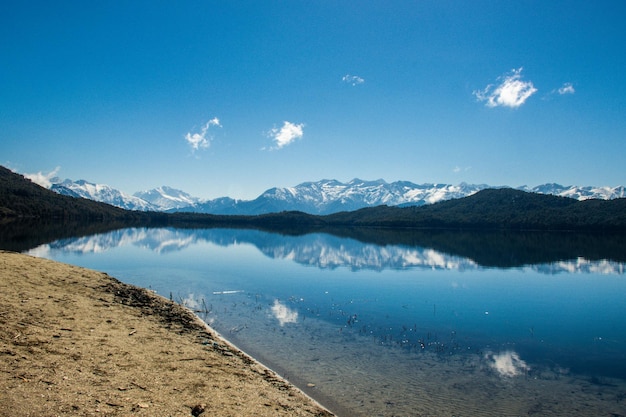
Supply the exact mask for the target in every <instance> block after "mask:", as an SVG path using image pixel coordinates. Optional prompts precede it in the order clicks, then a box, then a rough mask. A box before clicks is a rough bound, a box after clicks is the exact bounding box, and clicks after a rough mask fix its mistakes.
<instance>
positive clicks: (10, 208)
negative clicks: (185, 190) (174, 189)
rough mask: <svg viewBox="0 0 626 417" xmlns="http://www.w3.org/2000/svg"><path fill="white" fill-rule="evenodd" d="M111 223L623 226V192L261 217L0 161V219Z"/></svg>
mask: <svg viewBox="0 0 626 417" xmlns="http://www.w3.org/2000/svg"><path fill="white" fill-rule="evenodd" d="M1 219H4V220H12V219H13V220H14V219H45V220H46V221H48V222H49V221H54V222H59V221H61V222H65V221H81V222H85V221H86V222H94V221H100V222H104V221H106V222H117V223H120V224H124V225H126V226H131V225H137V224H140V223H141V224H142V225H144V226H154V225H160V226H165V225H170V226H175V227H216V226H227V227H254V228H262V229H266V230H273V231H279V232H283V233H305V232H306V231H307V230H309V231H313V230H317V231H319V230H321V229H324V228H327V227H336V226H341V227H345V226H348V227H358V226H367V227H388V228H431V229H438V228H439V229H481V230H578V231H593V232H597V231H611V232H626V199H617V200H610V201H604V200H588V201H582V202H580V201H577V200H573V199H570V198H564V197H555V196H552V195H544V194H535V193H527V192H524V191H519V190H514V189H510V188H504V189H486V190H482V191H480V192H478V193H476V194H474V195H472V196H470V197H465V198H460V199H456V200H449V201H443V202H441V203H437V204H432V205H427V206H421V207H406V208H399V207H387V206H380V207H373V208H366V209H361V210H357V211H353V212H343V213H337V214H332V215H328V216H314V215H310V214H306V213H302V212H295V211H292V212H281V213H271V214H265V215H259V216H218V215H209V214H197V213H176V214H165V213H143V212H133V211H127V210H124V209H121V208H117V207H113V206H110V205H108V204H103V203H98V202H95V201H91V200H86V199H82V198H74V197H68V196H62V195H59V194H57V193H54V192H52V191H50V190H47V189H45V188H43V187H40V186H39V185H37V184H34V183H32V182H31V181H29V180H28V179H26V178H24V177H23V176H21V175H18V174H15V173H14V172H11V171H10V170H8V169H6V168H4V167H0V220H1Z"/></svg>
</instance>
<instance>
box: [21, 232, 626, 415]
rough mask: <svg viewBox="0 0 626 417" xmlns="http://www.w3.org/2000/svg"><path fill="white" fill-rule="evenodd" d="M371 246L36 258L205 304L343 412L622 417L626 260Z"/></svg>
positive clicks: (322, 242) (115, 248)
mask: <svg viewBox="0 0 626 417" xmlns="http://www.w3.org/2000/svg"><path fill="white" fill-rule="evenodd" d="M366 242H367V241H365V242H364V241H361V240H356V239H351V238H346V237H337V236H332V235H327V234H321V233H318V234H308V235H302V236H282V235H277V234H270V233H264V232H260V231H254V230H230V229H207V230H180V229H126V230H121V231H116V232H112V233H107V234H103V235H94V236H91V237H85V238H80V239H69V240H64V241H58V242H55V243H53V244H49V245H43V246H40V247H38V248H34V249H32V250H31V251H30V253H31V254H34V255H38V256H44V257H47V258H50V259H54V260H57V261H61V262H67V263H72V264H76V265H81V266H85V267H89V268H93V269H98V270H102V271H106V272H107V273H109V274H110V275H112V276H115V277H117V278H119V279H121V280H122V281H124V282H127V283H131V284H135V285H139V286H142V287H147V288H151V289H153V290H155V291H156V292H158V293H159V294H161V295H163V296H165V297H169V298H172V299H174V300H175V301H178V302H180V303H183V304H185V305H187V306H188V307H190V308H192V309H194V310H197V312H198V315H199V316H200V317H202V318H203V319H204V320H206V321H207V323H209V324H210V325H211V326H212V327H214V328H215V329H216V330H217V331H218V332H220V333H221V334H222V335H223V336H224V337H226V338H227V339H229V340H231V341H233V342H234V343H235V344H236V345H237V346H239V347H240V348H241V349H243V350H244V351H246V352H248V353H249V354H251V355H252V356H254V357H255V358H257V359H259V360H261V361H262V362H264V363H265V364H267V365H269V366H270V367H272V368H273V369H275V370H277V371H278V372H279V373H281V374H282V375H283V376H285V377H286V378H288V379H290V380H291V381H293V382H294V383H296V384H297V385H299V386H300V387H302V388H303V389H304V390H305V391H306V392H308V393H309V394H311V395H312V396H314V397H315V398H317V399H319V400H320V401H321V402H322V403H323V404H325V405H327V406H328V407H329V408H331V409H332V410H333V411H336V412H338V413H339V414H340V415H367V416H392V415H450V416H452V415H456V416H459V415H468V416H469V415H494V416H502V415H529V414H537V415H626V314H625V313H626V297H624V295H625V294H626V276H625V274H624V272H625V269H624V264H623V263H622V262H621V261H616V260H613V259H612V258H611V257H607V258H602V257H597V258H596V259H594V260H589V259H587V258H584V257H578V256H573V257H567V256H563V255H562V254H559V256H558V258H556V259H554V260H552V261H550V262H545V263H540V264H526V263H524V261H521V262H520V261H519V257H518V256H516V257H515V258H516V259H517V260H516V261H515V262H513V263H512V265H513V266H505V267H499V268H496V267H491V266H486V265H485V263H484V261H481V259H482V258H478V257H477V259H478V260H476V259H472V258H469V257H467V256H463V255H462V254H460V252H463V251H458V252H457V253H456V254H454V253H450V252H444V251H441V250H435V249H433V248H430V247H427V246H418V245H412V244H388V243H387V244H386V243H378V244H375V243H366ZM470 243H471V242H470ZM474 243H475V242H474ZM472 250H473V249H472ZM527 252H528V253H532V252H533V250H532V249H529V250H527ZM498 262H500V261H498ZM503 263H504V264H505V265H506V261H503Z"/></svg>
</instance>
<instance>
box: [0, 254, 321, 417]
mask: <svg viewBox="0 0 626 417" xmlns="http://www.w3.org/2000/svg"><path fill="white" fill-rule="evenodd" d="M0 324H1V326H2V330H3V331H2V332H0V359H1V360H0V404H2V405H3V407H2V410H0V416H15V415H20V416H56V415H81V416H88V415H111V416H115V415H119V416H121V415H137V416H142V415H144V416H153V415H163V416H190V415H194V413H195V415H201V416H253V415H254V416H281V415H283V416H332V414H331V413H330V412H328V411H327V410H325V409H324V408H323V407H321V406H320V405H319V404H318V403H316V402H315V401H314V400H312V399H311V398H310V397H308V396H306V395H305V394H304V393H303V392H302V391H300V390H299V389H297V388H295V387H294V386H293V385H291V384H289V383H288V382H286V381H285V380H283V379H282V378H280V377H279V376H277V375H276V374H275V373H274V372H273V371H271V370H269V369H267V368H266V367H264V366H262V365H261V364H259V363H258V362H257V361H255V360H253V359H252V358H250V357H249V356H247V355H245V354H244V353H242V352H241V351H239V350H238V349H236V348H235V347H234V346H232V345H230V344H229V343H227V342H226V341H225V340H224V339H222V338H221V337H220V336H219V335H218V334H217V333H215V332H214V331H213V330H212V329H210V328H208V327H207V326H206V325H205V324H204V323H203V322H202V321H201V320H200V319H198V318H197V317H196V316H195V315H193V314H192V313H191V312H190V311H189V310H187V309H185V308H183V307H181V306H179V305H177V304H175V303H172V302H170V301H169V300H166V299H164V298H163V297H160V296H157V295H155V294H153V293H152V292H150V291H148V290H145V289H141V288H137V287H134V286H130V285H127V284H123V283H121V282H119V281H117V280H116V279H114V278H112V277H110V276H108V275H107V274H105V273H101V272H97V271H92V270H88V269H84V268H80V267H75V266H71V265H66V264H61V263H58V262H54V261H50V260H45V259H39V258H34V257H30V256H27V255H21V254H17V253H12V252H3V251H0ZM200 406H202V407H200ZM194 407H195V409H194ZM202 408H203V409H204V412H203V413H202V414H198V411H200V410H201V409H202Z"/></svg>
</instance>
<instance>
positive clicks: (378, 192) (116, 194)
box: [50, 178, 626, 215]
mask: <svg viewBox="0 0 626 417" xmlns="http://www.w3.org/2000/svg"><path fill="white" fill-rule="evenodd" d="M52 182H53V184H52V186H51V187H50V188H51V189H52V190H53V191H56V192H57V193H59V194H64V195H70V196H79V197H83V198H87V199H91V200H95V201H100V202H105V203H108V204H111V205H114V206H117V207H122V208H125V209H129V210H140V211H163V212H193V213H207V214H220V215H259V214H267V213H276V212H282V211H302V212H305V213H309V214H315V215H326V214H333V213H337V212H342V211H354V210H358V209H361V208H366V207H375V206H380V205H387V206H398V207H410V206H422V205H428V204H433V203H436V202H440V201H445V200H451V199H457V198H461V197H467V196H470V195H473V194H475V193H477V192H478V191H481V190H484V189H490V188H510V187H506V186H490V185H486V184H466V183H461V184H458V185H451V184H431V183H425V184H415V183H412V182H409V181H396V182H392V183H388V182H386V181H384V180H382V179H379V180H375V181H364V180H361V179H358V178H355V179H353V180H352V181H350V182H347V183H343V182H340V181H337V180H320V181H317V182H305V183H302V184H299V185H297V186H295V187H283V188H271V189H269V190H266V191H265V192H264V193H262V194H261V195H260V196H259V197H257V198H256V199H254V200H235V199H232V198H230V197H221V198H217V199H212V200H202V199H200V198H197V197H193V196H191V195H190V194H188V193H186V192H184V191H181V190H177V189H174V188H171V187H167V186H162V187H158V188H155V189H152V190H147V191H141V192H137V193H135V194H134V195H132V196H131V195H129V194H126V193H123V192H121V191H119V190H116V189H114V188H112V187H109V186H107V185H101V184H93V183H89V182H87V181H84V180H80V181H75V182H74V181H71V180H64V181H60V180H56V181H55V180H53V181H52ZM517 189H519V190H522V191H526V192H532V193H539V194H550V195H556V196H561V197H570V198H573V199H576V200H588V199H601V200H612V199H616V198H624V197H626V187H624V186H618V187H593V186H563V185H560V184H543V185H539V186H536V187H533V188H530V187H527V186H524V187H519V188H517Z"/></svg>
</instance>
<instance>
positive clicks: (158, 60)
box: [0, 0, 626, 199]
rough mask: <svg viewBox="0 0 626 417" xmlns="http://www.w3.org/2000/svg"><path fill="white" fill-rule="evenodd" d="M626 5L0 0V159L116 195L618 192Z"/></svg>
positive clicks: (625, 156)
mask: <svg viewBox="0 0 626 417" xmlns="http://www.w3.org/2000/svg"><path fill="white" fill-rule="evenodd" d="M625 19H626V2H624V1H621V0H615V1H607V0H600V1H594V2H589V1H577V0H569V1H544V0H540V1H514V0H507V1H504V0H502V1H483V0H475V1H474V0H473V1H461V0H459V1H446V0H436V1H393V0H386V1H376V0H370V1H337V0H325V1H314V0H308V1H298V0H289V1H261V0H254V1H210V0H203V1H186V0H181V1H162V0H150V1H143V0H132V1H131V0H127V1H119V0H109V1H83V0H81V1H64V0H59V1H53V2H52V1H47V0H46V1H29V0H20V1H5V2H2V4H0V165H3V166H5V167H7V168H10V169H12V170H13V171H15V172H18V173H21V174H28V175H30V176H31V178H36V179H37V180H38V181H39V182H40V183H42V184H45V183H46V181H49V180H50V179H51V178H52V177H55V176H58V177H60V178H70V179H72V180H79V179H84V180H87V181H89V182H93V183H98V184H108V185H110V186H112V187H115V188H118V189H120V190H122V191H124V192H126V193H129V194H132V193H134V192H136V191H143V190H148V189H152V188H156V187H159V186H162V185H167V186H170V187H174V188H178V189H181V190H184V191H186V192H188V193H190V194H192V195H194V196H197V197H201V198H207V199H211V198H218V197H223V196H229V197H232V198H241V199H253V198H255V197H257V196H258V195H260V194H261V193H262V192H263V191H265V190H267V189H269V188H272V187H291V186H295V185H297V184H300V183H302V182H307V181H318V180H321V179H336V180H339V181H343V182H347V181H350V180H351V179H353V178H360V179H363V180H376V179H384V180H386V181H388V182H393V181H398V180H402V181H411V182H414V183H417V184H422V183H445V184H459V183H462V182H466V183H470V184H489V185H509V186H513V187H517V186H522V185H528V186H536V185H540V184H544V183H551V182H556V183H559V184H562V185H595V186H617V185H626V164H625V160H626V47H625V46H624V45H626V25H624V23H623V22H624V20H625Z"/></svg>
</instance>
